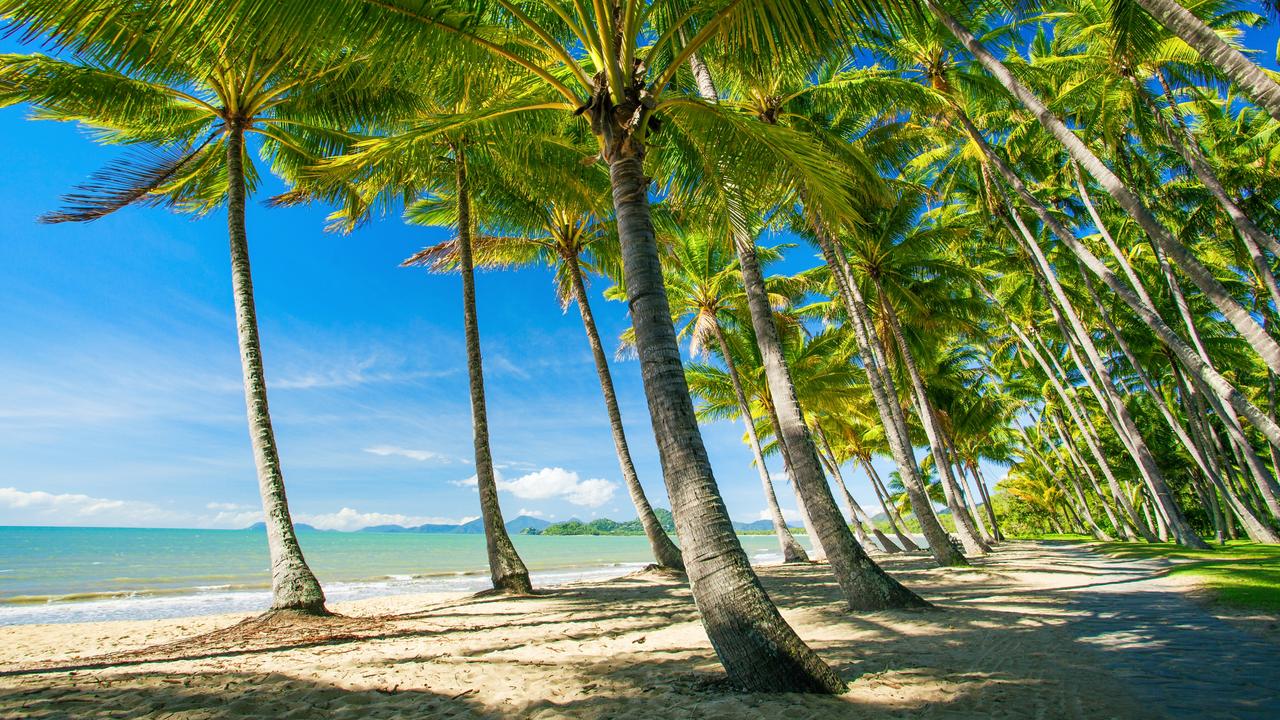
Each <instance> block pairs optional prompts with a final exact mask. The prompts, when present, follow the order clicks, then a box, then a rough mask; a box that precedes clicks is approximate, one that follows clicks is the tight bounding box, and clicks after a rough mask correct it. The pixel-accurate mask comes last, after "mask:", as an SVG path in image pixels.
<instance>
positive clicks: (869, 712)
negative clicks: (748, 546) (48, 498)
mask: <svg viewBox="0 0 1280 720" xmlns="http://www.w3.org/2000/svg"><path fill="white" fill-rule="evenodd" d="M877 559H878V560H879V561H880V562H881V563H882V564H883V566H884V567H885V569H886V570H888V571H890V572H891V573H892V574H893V575H894V576H895V577H896V578H898V579H899V580H901V581H902V582H903V583H905V584H907V585H908V586H909V587H911V588H912V589H915V590H917V591H918V592H920V593H921V595H922V596H924V597H926V598H927V599H929V600H930V601H931V602H934V603H935V604H936V605H937V606H938V610H934V611H916V610H912V611H907V610H896V611H881V612H872V613H851V612H849V611H848V609H847V607H846V606H845V604H844V602H843V599H842V594H841V591H840V589H839V587H838V586H837V585H836V583H835V582H834V580H833V579H832V578H831V576H830V569H829V568H828V567H827V566H825V565H817V564H810V565H767V566H761V567H760V568H759V574H760V577H761V580H762V582H763V583H764V585H765V587H766V589H767V590H768V592H769V594H770V596H771V597H772V598H773V599H774V600H775V602H776V603H777V605H778V607H779V610H780V611H781V612H782V614H783V616H784V618H785V619H786V620H787V622H788V623H789V624H790V625H791V626H792V627H793V628H794V629H795V630H796V632H797V633H798V634H799V635H800V636H801V638H803V639H804V641H805V642H806V643H808V644H809V645H810V646H811V647H813V648H814V650H815V651H817V652H818V654H819V655H820V656H821V657H822V658H823V659H824V660H825V661H827V662H828V663H829V664H831V666H832V667H833V668H834V669H836V671H837V672H839V673H840V675H841V676H842V677H844V678H845V679H846V680H848V681H850V688H849V690H848V692H846V693H844V694H843V695H838V696H822V695H786V694H783V695H769V694H753V693H742V692H738V691H736V690H734V689H733V688H732V687H730V686H729V685H728V684H727V683H726V682H725V675H724V672H723V669H722V668H721V667H720V665H719V662H718V661H717V659H716V656H715V653H714V651H713V650H712V648H711V647H710V644H709V642H708V640H707V636H706V633H705V631H704V629H703V627H702V623H701V621H700V619H699V616H698V611H697V608H696V607H695V606H694V604H693V602H692V598H691V596H690V593H689V591H688V588H687V586H686V585H685V584H684V582H683V580H682V579H678V578H673V577H670V576H665V575H663V574H661V573H654V572H641V573H632V574H630V575H626V576H623V577H618V578H613V579H610V580H594V581H583V582H576V583H571V584H566V585H562V586H560V587H556V588H546V589H544V590H543V591H542V592H539V593H537V594H535V595H532V596H526V597H504V596H492V595H488V596H476V595H469V594H464V593H429V594H421V595H397V596H387V597H381V598H373V599H367V600H359V601H354V602H335V603H334V604H333V606H332V607H333V609H334V610H335V611H337V612H339V613H341V615H340V616H334V617H327V618H297V617H285V618H282V617H281V616H274V617H271V618H266V619H264V618H262V617H255V616H257V615H258V613H256V612H255V613H242V614H224V615H213V616H204V617H195V618H180V619H171V620H149V621H132V622H96V623H85V624H58V625H22V626H9V627H5V628H0V717H10V716H12V717H24V718H50V719H52V718H65V717H135V718H141V717H166V718H176V719H181V720H187V719H190V720H197V719H207V718H211V717H217V718H223V719H224V720H229V719H235V720H239V719H240V718H253V717H261V716H262V715H263V714H264V712H269V713H270V714H271V716H272V717H280V718H313V717H321V716H323V717H334V718H348V717H349V718H362V719H363V718H373V719H375V720H378V719H386V720H390V719H391V718H398V717H455V718H474V719H476V720H481V719H483V720H493V719H494V718H507V717H512V718H528V719H529V720H564V719H566V718H575V719H577V718H582V719H583V720H605V719H608V720H632V719H634V720H641V719H642V718H652V717H653V713H654V711H655V708H661V714H662V715H663V717H666V718H672V719H677V718H700V719H714V720H729V719H730V718H732V719H733V720H769V719H771V718H776V717H830V718H851V719H852V718H858V719H859V720H866V719H867V718H871V719H873V720H877V719H879V718H886V719H887V718H900V717H904V716H920V715H928V716H930V717H941V718H973V717H984V718H1009V719H1012V718H1021V717H1074V718H1079V719H1093V718H1096V719H1098V720H1102V719H1103V718H1115V717H1124V718H1158V717H1166V716H1169V715H1170V714H1171V710H1172V709H1174V708H1175V707H1180V708H1182V709H1183V710H1187V711H1186V712H1182V713H1181V715H1180V716H1186V717H1198V716H1207V715H1210V714H1212V713H1208V712H1207V711H1208V710H1210V709H1213V710H1215V711H1216V712H1217V713H1218V714H1219V715H1220V714H1222V713H1224V712H1235V711H1240V712H1238V713H1237V715H1239V716H1240V717H1251V716H1252V715H1251V714H1250V708H1254V710H1253V711H1252V712H1253V713H1254V714H1255V715H1256V708H1260V707H1263V706H1264V705H1265V702H1267V701H1269V699H1270V700H1273V699H1274V691H1276V690H1280V685H1277V682H1280V681H1273V680H1272V679H1268V678H1272V677H1273V673H1272V670H1274V669H1275V668H1276V660H1275V657H1276V655H1275V652H1274V648H1275V646H1274V644H1272V643H1270V642H1267V641H1265V640H1263V639H1259V638H1258V637H1256V636H1252V635H1247V634H1245V633H1243V632H1242V631H1239V630H1236V629H1234V628H1233V627H1232V626H1230V625H1227V624H1226V623H1222V622H1221V621H1218V620H1217V619H1216V618H1214V617H1212V616H1211V615H1209V614H1207V613H1206V612H1205V611H1204V610H1203V609H1202V608H1201V607H1200V606H1199V605H1198V604H1197V603H1195V602H1194V601H1193V600H1192V599H1190V598H1189V597H1188V596H1187V595H1186V593H1185V592H1184V591H1183V590H1182V589H1181V588H1180V587H1179V586H1178V585H1177V584H1175V583H1171V582H1169V581H1168V580H1167V579H1166V578H1164V577H1163V576H1162V574H1161V572H1160V568H1159V567H1158V565H1157V564H1155V563H1143V562H1136V561H1130V560H1120V559H1114V558H1108V557H1107V556H1104V555H1100V554H1097V553H1094V552H1091V551H1089V550H1088V549H1087V548H1081V547H1052V546H1042V545H1037V544H1032V543H1007V544H1006V545H1004V546H1002V547H1001V549H999V550H998V551H996V552H995V553H993V554H992V555H991V556H989V557H987V558H983V559H981V560H979V561H978V562H976V563H975V565H974V567H972V568H967V569H963V570H956V569H941V568H936V567H933V566H932V564H931V563H930V562H929V561H928V560H927V559H926V558H925V557H924V556H923V555H916V556H910V557H901V556H892V557H884V556H880V557H878V558H877ZM1117 607H1122V608H1123V609H1124V612H1121V613H1116V612H1114V609H1115V608H1117ZM1170 618H1173V619H1175V620H1176V622H1172V623H1171V622H1169V620H1170ZM246 620H248V622H245V621H246ZM1179 643H1196V646H1197V652H1198V653H1199V655H1197V657H1199V658H1200V660H1201V661H1202V662H1198V663H1194V664H1185V665H1183V664H1177V663H1173V664H1171V663H1170V662H1169V660H1170V659H1171V658H1174V657H1176V654H1173V655H1171V654H1170V653H1171V652H1172V651H1171V650H1169V649H1167V648H1170V647H1172V646H1175V645H1177V644H1179ZM1201 655H1203V657H1200V656H1201ZM1229 662H1236V663H1241V662H1244V663H1248V664H1249V667H1251V668H1253V669H1254V670H1255V671H1256V672H1254V674H1253V675H1252V676H1253V677H1255V678H1257V681H1256V683H1255V684H1254V685H1249V686H1247V687H1241V686H1239V685H1238V684H1237V683H1235V681H1234V679H1233V678H1231V677H1227V676H1225V675H1224V674H1212V673H1210V674H1206V673H1204V672H1202V668H1203V666H1204V663H1208V664H1209V666H1215V665H1214V664H1215V663H1218V664H1222V665H1223V666H1226V665H1227V664H1228V663H1229ZM1171 674H1173V675H1176V677H1173V676H1171ZM1208 685H1214V687H1213V688H1210V687H1208ZM1255 685H1256V687H1255ZM1219 686H1221V687H1219ZM1227 688H1231V689H1232V692H1233V693H1234V695H1230V694H1226V689H1227ZM1188 703H1190V704H1188ZM1195 703H1199V705H1195ZM1224 703H1225V704H1224ZM1258 703H1263V705H1259V704H1258Z"/></svg>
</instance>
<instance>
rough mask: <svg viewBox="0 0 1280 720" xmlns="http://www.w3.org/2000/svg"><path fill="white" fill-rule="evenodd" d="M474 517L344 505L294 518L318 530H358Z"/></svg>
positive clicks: (300, 514) (447, 521)
mask: <svg viewBox="0 0 1280 720" xmlns="http://www.w3.org/2000/svg"><path fill="white" fill-rule="evenodd" d="M474 519H475V518H464V519H462V520H457V519H454V518H441V517H424V516H418V515H401V514H399V513H390V514H389V513H379V512H360V511H359V510H355V509H353V508H349V507H344V508H342V509H341V510H339V511H337V512H332V513H319V514H308V513H296V514H295V515H294V520H295V521H297V522H302V523H306V524H308V525H311V526H312V527H315V528H318V529H320V530H346V531H350V530H359V529H361V528H366V527H369V526H370V525H403V526H405V527H414V526H416V525H426V524H428V523H431V524H440V525H460V524H462V523H464V522H469V521H471V520H474Z"/></svg>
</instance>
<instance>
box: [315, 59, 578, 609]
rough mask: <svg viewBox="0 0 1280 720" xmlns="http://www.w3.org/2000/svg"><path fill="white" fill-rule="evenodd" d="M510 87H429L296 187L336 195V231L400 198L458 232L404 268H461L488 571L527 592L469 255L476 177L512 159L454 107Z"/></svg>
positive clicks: (415, 215)
mask: <svg viewBox="0 0 1280 720" xmlns="http://www.w3.org/2000/svg"><path fill="white" fill-rule="evenodd" d="M508 89H509V88H505V87H503V86H501V85H497V84H495V83H494V82H492V81H490V82H486V78H478V79H475V80H474V81H473V79H472V78H457V81H456V82H448V81H443V80H442V81H441V82H439V83H438V84H437V85H435V86H434V87H431V88H430V90H431V97H430V98H429V99H425V98H420V99H419V102H418V104H417V105H416V106H415V109H414V112H411V113H406V114H403V115H401V116H399V117H389V118H382V119H381V124H380V126H379V127H378V128H377V129H378V130H380V131H381V132H380V134H379V135H376V136H373V137H367V138H364V139H362V140H361V141H360V142H358V143H355V144H353V145H352V146H351V148H350V151H349V152H347V153H345V154H342V155H335V156H331V157H328V158H325V159H324V160H323V161H322V162H319V163H317V164H315V165H313V166H312V167H310V168H308V169H307V170H306V172H305V173H304V176H303V179H302V182H301V183H300V184H299V186H298V187H297V188H296V189H295V190H294V191H293V194H294V195H296V196H297V197H298V198H299V199H316V198H322V199H328V200H330V201H335V202H337V203H338V204H339V208H338V209H337V210H335V211H334V213H332V214H331V215H330V221H331V227H333V228H335V229H339V230H350V229H352V228H354V227H355V226H356V225H357V224H359V223H361V222H363V221H365V220H366V219H368V218H369V217H370V216H372V215H374V214H378V213H385V212H387V211H388V210H390V209H393V208H399V207H400V206H401V205H403V206H406V207H407V208H408V212H407V214H408V216H409V219H410V220H411V221H413V222H416V223H417V224H420V225H432V226H437V227H448V228H451V229H453V230H454V232H455V236H454V238H453V239H451V240H449V241H448V242H447V243H446V247H448V248H449V249H450V250H451V251H452V253H453V262H452V263H443V264H442V263H439V262H438V260H439V257H440V254H441V250H440V246H433V247H428V248H425V249H423V250H421V251H419V252H418V253H415V254H414V255H413V256H411V257H409V258H408V259H406V260H405V261H404V262H403V263H402V265H403V266H405V267H427V268H429V269H431V270H434V271H436V272H447V271H450V270H453V269H456V270H457V271H458V272H459V274H460V275H461V276H462V311H463V330H464V335H465V343H466V353H467V375H468V380H469V394H470V399H471V421H472V440H473V445H474V450H475V465H476V489H477V491H478V493H479V497H480V515H481V518H482V520H483V523H484V532H485V539H486V550H487V553H488V560H489V575H490V578H491V580H492V581H493V587H494V589H495V590H496V591H499V592H509V593H514V594H528V593H529V592H531V591H532V585H531V583H530V580H529V571H528V569H527V568H526V566H525V564H524V561H523V560H522V559H521V558H520V555H519V553H518V552H517V551H516V548H515V544H514V543H513V542H512V541H511V537H510V535H509V533H508V532H507V529H506V525H505V523H504V522H503V517H502V508H501V505H500V503H499V499H498V484H497V475H496V472H495V469H494V463H493V453H492V449H491V443H490V438H489V415H488V405H487V402H486V399H485V384H484V365H483V363H484V360H483V353H482V350H481V346H480V326H479V318H478V313H477V311H476V299H475V261H474V259H473V252H474V245H475V243H476V230H477V228H478V227H479V228H483V227H484V218H479V219H477V218H475V217H474V216H473V204H474V202H475V198H476V196H477V195H481V194H483V193H482V192H477V191H476V190H473V187H472V184H473V182H475V181H474V180H473V176H474V177H477V178H479V179H480V180H479V182H480V187H481V188H482V189H483V188H484V187H485V186H486V185H485V184H486V182H487V181H486V178H490V177H498V176H503V175H506V174H508V172H509V170H510V168H509V166H507V165H506V164H504V161H505V160H507V158H505V157H504V156H502V155H500V154H498V153H497V152H496V151H495V146H494V143H493V141H492V140H493V137H492V135H490V134H486V133H483V132H472V133H467V132H465V131H462V130H457V129H455V127H454V125H455V123H454V118H455V117H456V115H457V114H459V113H466V112H472V111H475V110H477V107H475V106H473V105H472V102H473V101H472V98H474V97H488V98H491V99H490V101H489V102H498V103H501V102H503V101H504V99H505V97H506V95H505V92H506V91H507V90H508ZM494 98H496V100H495V99H494ZM478 109H479V110H480V111H484V110H485V109H486V106H485V105H484V104H480V105H479V107H478ZM526 129H527V130H531V131H532V130H533V129H532V128H526ZM537 131H538V133H539V134H537V135H536V136H532V137H531V139H530V142H529V145H528V152H531V153H532V152H544V153H546V152H550V153H556V152H561V151H562V149H561V148H560V147H559V146H558V145H557V144H556V142H555V140H558V139H559V138H558V137H557V138H555V139H553V140H551V141H548V142H540V141H541V140H544V139H545V137H546V136H545V134H543V133H551V134H553V135H554V133H555V128H549V127H547V126H542V127H539V128H537ZM543 157H546V156H545V155H544V156H543Z"/></svg>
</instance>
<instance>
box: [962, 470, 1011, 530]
mask: <svg viewBox="0 0 1280 720" xmlns="http://www.w3.org/2000/svg"><path fill="white" fill-rule="evenodd" d="M969 472H971V473H973V482H974V484H976V485H977V486H978V494H979V495H981V496H982V507H984V508H986V509H987V517H988V518H989V519H990V520H991V536H992V537H993V538H995V540H996V542H1003V541H1004V533H1003V532H1001V531H1000V520H999V519H997V518H996V508H995V506H994V505H992V504H991V494H990V493H988V492H987V483H986V480H985V479H984V478H983V477H982V471H981V470H979V469H978V463H976V462H975V463H972V464H971V465H969Z"/></svg>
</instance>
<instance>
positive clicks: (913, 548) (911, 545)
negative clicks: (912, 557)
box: [862, 460, 920, 552]
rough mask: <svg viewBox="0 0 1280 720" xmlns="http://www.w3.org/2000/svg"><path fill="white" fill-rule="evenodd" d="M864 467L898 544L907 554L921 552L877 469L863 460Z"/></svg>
mask: <svg viewBox="0 0 1280 720" xmlns="http://www.w3.org/2000/svg"><path fill="white" fill-rule="evenodd" d="M862 467H863V468H864V469H865V470H866V471H867V478H868V479H869V480H870V481H871V489H872V490H874V491H875V493H876V499H877V500H879V501H880V509H881V510H883V511H884V516H885V519H887V520H888V521H889V529H891V530H893V535H894V537H896V538H898V544H899V545H901V546H902V549H903V550H905V551H907V552H920V546H919V545H917V544H916V541H915V540H912V539H911V536H910V535H908V534H906V532H905V531H906V530H909V529H910V528H908V527H907V523H906V522H905V521H904V520H903V519H902V515H900V514H898V508H897V507H895V506H894V504H893V501H892V500H890V499H889V491H888V489H886V488H885V486H884V483H883V482H881V481H880V475H879V474H878V473H876V468H875V466H874V465H872V464H871V461H870V460H863V461H862Z"/></svg>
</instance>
